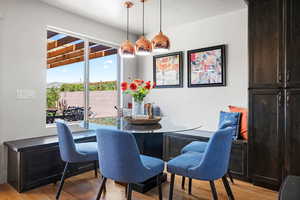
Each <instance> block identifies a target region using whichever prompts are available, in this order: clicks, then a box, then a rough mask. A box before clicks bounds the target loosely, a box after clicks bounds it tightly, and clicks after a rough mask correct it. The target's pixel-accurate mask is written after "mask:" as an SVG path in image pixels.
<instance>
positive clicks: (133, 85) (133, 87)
mask: <svg viewBox="0 0 300 200" xmlns="http://www.w3.org/2000/svg"><path fill="white" fill-rule="evenodd" d="M129 88H130V89H131V90H133V91H135V90H136V89H137V84H136V83H130V85H129Z"/></svg>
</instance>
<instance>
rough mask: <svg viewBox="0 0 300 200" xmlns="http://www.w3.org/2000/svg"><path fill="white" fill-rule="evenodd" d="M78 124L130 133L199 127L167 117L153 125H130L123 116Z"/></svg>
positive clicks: (177, 130) (94, 128) (176, 130)
mask: <svg viewBox="0 0 300 200" xmlns="http://www.w3.org/2000/svg"><path fill="white" fill-rule="evenodd" d="M80 126H81V127H83V128H86V129H89V130H97V129H101V128H108V129H113V130H121V131H127V132H131V133H171V132H182V131H189V130H195V129H198V128H200V127H201V125H199V124H195V125H193V126H190V125H185V124H180V123H178V122H176V121H172V120H171V119H169V118H168V117H163V118H162V119H161V121H160V122H159V123H158V124H155V125H132V124H130V123H128V122H127V121H126V120H124V119H123V118H101V119H95V120H91V121H90V122H82V123H81V124H80Z"/></svg>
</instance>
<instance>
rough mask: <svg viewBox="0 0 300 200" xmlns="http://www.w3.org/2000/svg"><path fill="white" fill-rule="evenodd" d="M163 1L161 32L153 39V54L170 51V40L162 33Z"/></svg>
mask: <svg viewBox="0 0 300 200" xmlns="http://www.w3.org/2000/svg"><path fill="white" fill-rule="evenodd" d="M161 1H162V0H160V32H159V33H158V34H157V35H156V36H155V37H154V38H153V39H152V48H153V52H167V51H169V49H170V40H169V38H168V37H167V36H166V35H164V34H163V32H162V28H161V27H162V2H161Z"/></svg>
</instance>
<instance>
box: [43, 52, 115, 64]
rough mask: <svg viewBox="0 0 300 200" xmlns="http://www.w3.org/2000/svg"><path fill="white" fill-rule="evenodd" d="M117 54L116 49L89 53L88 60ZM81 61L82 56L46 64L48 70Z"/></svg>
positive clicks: (82, 59)
mask: <svg viewBox="0 0 300 200" xmlns="http://www.w3.org/2000/svg"><path fill="white" fill-rule="evenodd" d="M117 53H118V50H117V49H110V50H107V51H98V52H95V53H90V55H89V59H90V60H92V59H95V58H101V57H104V56H109V55H113V54H117ZM82 61H84V56H79V57H75V58H70V59H66V60H63V61H59V62H55V63H52V64H48V69H51V68H55V67H59V66H63V65H69V64H73V63H77V62H82Z"/></svg>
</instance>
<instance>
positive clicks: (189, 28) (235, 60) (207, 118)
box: [137, 9, 248, 130]
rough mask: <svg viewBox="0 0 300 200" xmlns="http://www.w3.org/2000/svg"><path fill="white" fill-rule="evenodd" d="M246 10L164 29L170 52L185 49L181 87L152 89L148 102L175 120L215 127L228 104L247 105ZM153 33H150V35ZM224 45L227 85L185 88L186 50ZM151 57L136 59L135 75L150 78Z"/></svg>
mask: <svg viewBox="0 0 300 200" xmlns="http://www.w3.org/2000/svg"><path fill="white" fill-rule="evenodd" d="M247 13H248V11H247V10H246V9H245V10H240V11H236V12H233V13H228V14H225V15H220V16H216V17H212V18H208V19H205V20H201V21H197V22H193V23H188V24H185V25H182V26H178V27H173V28H170V29H168V30H165V33H166V34H167V35H168V36H169V38H170V40H171V52H174V51H184V52H185V54H184V63H185V64H184V88H176V89H155V90H153V91H152V93H151V94H150V96H149V98H148V101H150V102H155V103H157V104H158V105H160V106H161V108H162V111H163V112H164V114H166V115H167V116H168V117H170V118H171V119H173V120H174V121H177V122H180V123H183V124H186V125H193V124H195V123H198V124H201V125H203V127H202V129H206V130H215V129H216V128H217V123H218V116H219V112H220V111H221V110H227V106H228V105H236V106H242V107H247V104H248V103H247V102H248V101H247V99H248V97H247V89H248V64H247V63H248V62H247V59H248V58H247V55H248V51H247V49H248V47H247V41H248V39H247V37H248V36H247ZM153 35H154V34H149V35H148V38H152V37H153ZM220 44H226V45H227V86H226V87H206V88H187V66H186V63H187V61H186V57H187V56H186V51H187V50H190V49H197V48H203V47H209V46H214V45H220ZM152 62H153V61H152V57H151V56H149V57H143V58H139V60H138V68H137V69H138V74H139V77H140V78H142V79H144V80H153V72H152V71H153V68H152Z"/></svg>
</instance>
